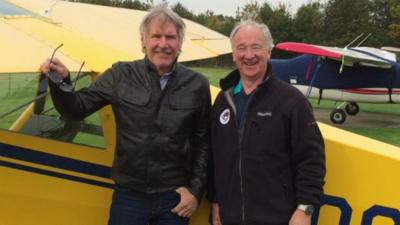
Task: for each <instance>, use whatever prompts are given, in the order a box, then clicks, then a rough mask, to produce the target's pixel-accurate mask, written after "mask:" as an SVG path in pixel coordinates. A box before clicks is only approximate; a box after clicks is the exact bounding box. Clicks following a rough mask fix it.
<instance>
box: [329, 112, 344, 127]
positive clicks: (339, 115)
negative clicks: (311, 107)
mask: <svg viewBox="0 0 400 225" xmlns="http://www.w3.org/2000/svg"><path fill="white" fill-rule="evenodd" d="M345 120H346V113H345V112H344V110H343V109H334V110H333V111H332V112H331V121H332V123H336V124H342V123H344V121H345Z"/></svg>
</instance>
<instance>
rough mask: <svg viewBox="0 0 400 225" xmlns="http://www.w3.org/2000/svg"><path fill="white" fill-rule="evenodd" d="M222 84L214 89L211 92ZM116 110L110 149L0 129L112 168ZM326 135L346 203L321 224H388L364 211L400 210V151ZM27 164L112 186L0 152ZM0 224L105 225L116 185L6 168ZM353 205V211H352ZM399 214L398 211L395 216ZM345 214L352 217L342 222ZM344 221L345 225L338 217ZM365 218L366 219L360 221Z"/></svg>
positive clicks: (11, 140) (334, 186)
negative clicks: (370, 218)
mask: <svg viewBox="0 0 400 225" xmlns="http://www.w3.org/2000/svg"><path fill="white" fill-rule="evenodd" d="M217 91H218V89H217V88H214V87H212V93H213V97H215V94H216V93H217ZM109 110H110V109H107V108H106V109H103V111H102V113H101V115H102V121H103V130H104V131H105V133H107V135H108V134H110V136H109V137H108V138H106V139H107V140H108V141H106V142H108V143H111V145H109V144H107V149H106V150H104V149H97V148H93V147H88V146H82V145H76V144H70V143H64V142H59V141H54V140H47V139H43V138H38V137H33V136H28V135H23V134H18V133H14V132H10V131H4V130H0V142H1V143H2V144H7V145H12V146H19V147H21V148H26V149H32V150H34V151H36V152H41V153H45V154H52V155H56V156H61V157H66V158H69V159H74V160H80V161H83V162H89V163H95V164H98V165H104V166H111V163H112V158H113V150H112V149H113V147H112V145H114V144H115V142H114V140H112V139H114V138H115V136H114V135H111V134H114V133H115V124H114V122H113V117H112V113H111V111H109ZM319 125H320V127H321V130H322V133H323V136H324V139H325V144H326V156H327V177H326V185H325V194H326V196H328V197H329V198H333V199H337V200H339V203H340V204H339V206H341V207H342V206H345V205H347V206H348V207H349V208H343V207H342V208H340V207H338V206H337V205H336V206H335V205H332V202H329V201H328V202H325V204H324V205H323V206H322V208H321V209H320V213H319V220H318V224H321V225H339V224H340V225H346V224H351V225H369V224H375V225H377V224H379V225H386V224H387V225H389V224H394V221H393V219H391V218H389V217H388V216H379V215H378V216H372V217H373V220H372V223H367V222H365V220H366V217H368V215H366V212H368V211H371V209H373V207H374V206H375V207H381V209H382V208H383V211H385V210H387V209H389V210H390V209H393V210H394V211H395V210H397V212H398V209H399V207H400V195H399V194H398V190H399V189H400V174H399V172H398V171H400V148H398V147H396V146H392V145H388V144H385V143H382V142H378V141H375V140H372V139H369V138H366V137H362V136H359V135H356V134H353V133H350V132H347V131H343V130H340V129H338V128H334V127H331V126H328V125H325V124H322V123H320V124H319ZM107 135H106V136H107ZM0 162H6V163H10V164H14V165H20V166H21V167H29V168H35V169H37V170H42V171H48V172H54V173H57V174H64V175H66V176H74V177H80V178H83V179H90V180H93V181H98V182H103V183H106V184H112V181H111V180H110V179H105V178H103V177H97V176H94V175H88V174H85V173H80V172H75V171H69V170H67V169H62V168H57V167H54V166H46V165H42V164H38V163H35V162H28V161H26V160H18V159H13V158H11V157H5V156H1V157H0ZM0 181H1V185H0V199H2V201H0V224H6V225H28V224H32V221H34V224H43V225H47V224H48V225H52V224H60V225H63V224H65V225H67V224H68V225H86V224H107V218H108V210H109V205H110V201H111V193H112V189H111V188H105V187H100V186H98V185H91V184H86V183H82V182H78V181H71V180H68V179H65V178H60V177H57V176H52V175H51V174H50V175H46V174H38V173H35V172H30V171H26V170H24V169H21V168H12V167H9V166H5V165H4V163H3V164H1V165H0ZM349 209H350V210H349ZM394 215H397V216H398V214H394ZM208 216H209V205H208V203H207V202H206V201H203V202H202V204H201V205H200V208H199V210H198V211H197V213H196V214H195V215H194V216H193V218H192V221H191V224H192V225H202V224H207V220H208ZM343 218H345V219H346V218H347V219H348V221H347V222H348V223H347V222H346V221H344V222H343ZM341 219H342V222H340V221H341ZM363 220H364V223H363V222H362V221H363Z"/></svg>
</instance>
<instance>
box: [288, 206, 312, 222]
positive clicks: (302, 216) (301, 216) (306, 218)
mask: <svg viewBox="0 0 400 225" xmlns="http://www.w3.org/2000/svg"><path fill="white" fill-rule="evenodd" d="M310 224H311V216H310V215H307V214H306V213H305V212H304V211H301V210H300V209H296V211H294V213H293V215H292V218H290V221H289V225H310Z"/></svg>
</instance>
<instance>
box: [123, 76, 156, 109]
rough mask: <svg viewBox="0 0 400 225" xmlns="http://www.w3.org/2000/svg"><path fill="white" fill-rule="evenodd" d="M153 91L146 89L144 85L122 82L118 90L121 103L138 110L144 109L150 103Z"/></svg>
mask: <svg viewBox="0 0 400 225" xmlns="http://www.w3.org/2000/svg"><path fill="white" fill-rule="evenodd" d="M150 98H151V92H149V91H148V90H146V89H145V88H144V87H143V86H139V85H135V84H130V83H122V84H121V85H120V88H118V90H117V100H118V102H119V103H120V104H121V105H124V106H128V107H129V108H133V109H135V110H137V111H144V110H146V109H147V107H143V106H146V105H148V104H149V102H150Z"/></svg>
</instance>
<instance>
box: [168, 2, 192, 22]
mask: <svg viewBox="0 0 400 225" xmlns="http://www.w3.org/2000/svg"><path fill="white" fill-rule="evenodd" d="M171 9H172V10H174V11H175V12H176V13H177V14H178V15H179V16H181V17H183V18H186V19H189V20H193V18H194V14H193V12H192V11H190V10H189V9H187V8H186V7H185V6H183V5H182V4H181V3H179V2H178V3H176V4H175V5H172V6H171Z"/></svg>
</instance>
